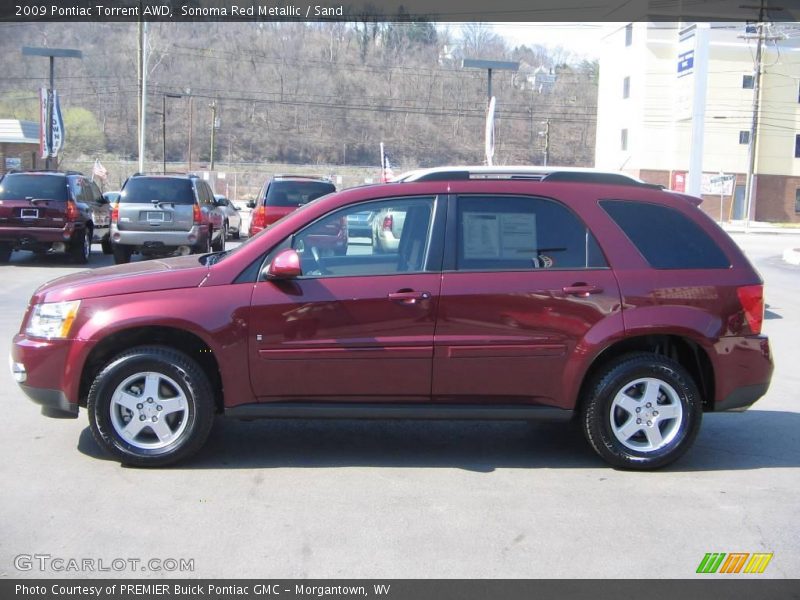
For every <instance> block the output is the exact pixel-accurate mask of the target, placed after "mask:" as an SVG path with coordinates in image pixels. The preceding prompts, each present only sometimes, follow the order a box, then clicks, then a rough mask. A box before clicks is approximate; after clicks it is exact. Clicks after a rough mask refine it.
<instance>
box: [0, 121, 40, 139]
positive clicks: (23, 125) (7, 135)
mask: <svg viewBox="0 0 800 600" xmlns="http://www.w3.org/2000/svg"><path fill="white" fill-rule="evenodd" d="M0 142H2V143H7V144H38V143H39V124H38V123H34V122H33V121H20V120H18V119H0Z"/></svg>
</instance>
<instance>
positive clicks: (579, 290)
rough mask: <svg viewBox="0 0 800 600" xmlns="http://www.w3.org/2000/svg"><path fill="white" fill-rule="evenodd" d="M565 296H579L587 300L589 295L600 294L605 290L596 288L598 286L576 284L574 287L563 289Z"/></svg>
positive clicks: (569, 286)
mask: <svg viewBox="0 0 800 600" xmlns="http://www.w3.org/2000/svg"><path fill="white" fill-rule="evenodd" d="M562 289H563V291H564V293H565V294H569V295H570V296H578V297H580V298H586V297H588V296H589V294H599V293H601V292H602V291H603V288H601V287H599V286H596V285H589V284H586V283H576V284H574V285H568V286H565V287H564V288H562Z"/></svg>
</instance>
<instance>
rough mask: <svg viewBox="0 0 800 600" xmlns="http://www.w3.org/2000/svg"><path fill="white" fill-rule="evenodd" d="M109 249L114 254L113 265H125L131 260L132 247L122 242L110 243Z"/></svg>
mask: <svg viewBox="0 0 800 600" xmlns="http://www.w3.org/2000/svg"><path fill="white" fill-rule="evenodd" d="M111 251H112V253H113V254H114V264H115V265H125V264H127V263H129V262H131V255H132V254H133V248H132V247H131V246H125V245H122V244H111Z"/></svg>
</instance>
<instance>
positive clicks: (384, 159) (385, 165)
mask: <svg viewBox="0 0 800 600" xmlns="http://www.w3.org/2000/svg"><path fill="white" fill-rule="evenodd" d="M393 177H394V171H393V170H392V163H391V162H389V155H388V154H386V152H385V151H384V149H383V142H381V183H386V182H388V181H390V180H391V179H392V178H393Z"/></svg>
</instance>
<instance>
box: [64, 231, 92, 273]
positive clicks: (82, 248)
mask: <svg viewBox="0 0 800 600" xmlns="http://www.w3.org/2000/svg"><path fill="white" fill-rule="evenodd" d="M91 253H92V230H91V228H90V227H86V228H85V229H83V230H81V231H76V232H75V234H74V235H73V237H72V242H71V243H70V245H69V255H70V257H71V258H72V261H73V262H75V263H78V264H81V265H85V264H86V263H87V262H89V255H90V254H91Z"/></svg>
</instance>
